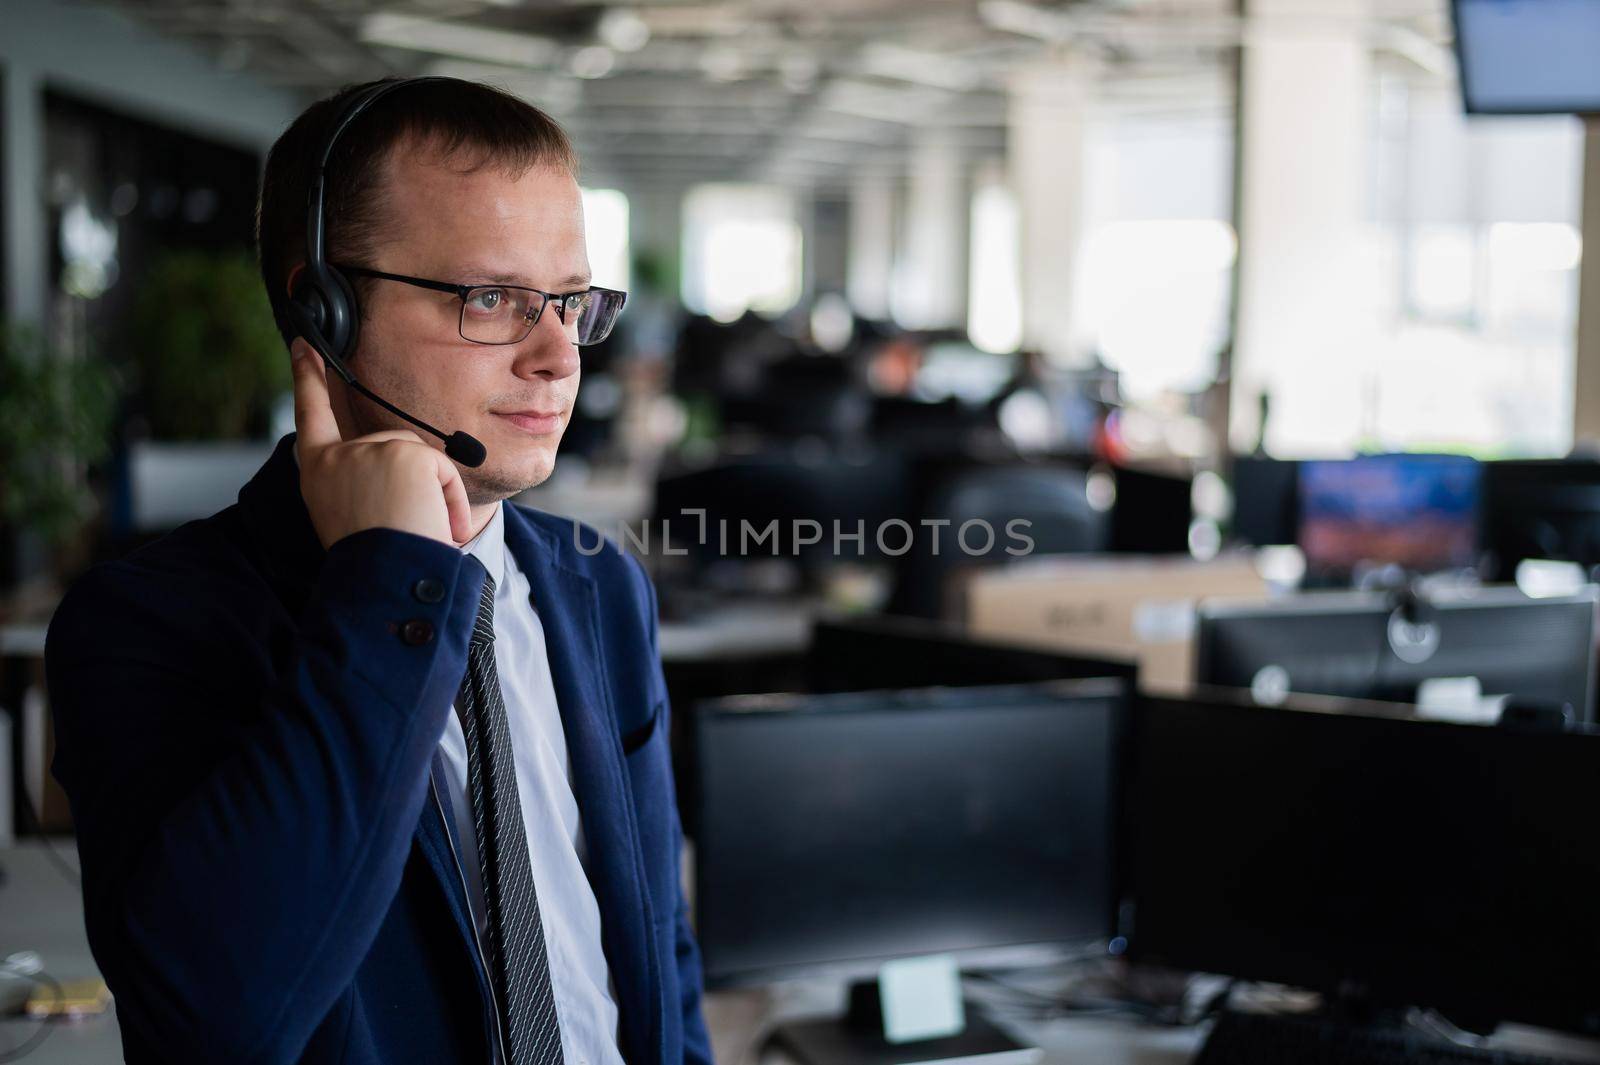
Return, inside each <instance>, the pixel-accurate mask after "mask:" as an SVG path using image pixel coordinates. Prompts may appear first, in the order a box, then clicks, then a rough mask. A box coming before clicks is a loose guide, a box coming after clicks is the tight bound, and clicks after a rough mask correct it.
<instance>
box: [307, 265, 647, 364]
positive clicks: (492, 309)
mask: <svg viewBox="0 0 1600 1065" xmlns="http://www.w3.org/2000/svg"><path fill="white" fill-rule="evenodd" d="M335 265H336V266H338V268H339V269H340V270H342V271H344V272H345V273H347V274H356V275H359V276H361V277H376V278H378V279H380V280H383V281H399V282H401V283H402V284H406V285H415V286H417V287H418V288H426V289H432V290H433V291H435V292H449V293H452V294H454V295H455V296H456V297H458V298H459V299H460V300H461V324H460V327H459V328H460V332H461V339H463V340H470V341H471V342H472V343H474V344H517V343H520V342H522V341H523V340H525V339H527V336H528V334H529V333H531V332H533V327H534V326H536V325H538V324H539V316H540V315H541V314H543V313H544V308H545V305H546V304H549V303H552V302H553V303H554V306H555V309H556V317H557V318H559V319H561V326H562V329H563V330H564V331H565V332H566V334H567V339H568V340H570V341H572V342H573V343H574V344H577V345H579V346H583V345H587V344H598V343H600V341H602V340H604V339H605V338H606V337H608V336H610V335H611V327H612V326H614V325H616V324H617V315H618V314H620V313H622V304H623V303H624V302H625V301H626V300H627V298H628V294H627V293H626V292H619V291H617V290H616V289H613V288H594V287H590V288H586V289H584V290H583V291H582V292H545V291H543V290H542V289H537V288H523V287H522V286H520V285H452V284H451V283H450V282H448V281H429V280H428V279H427V278H425V277H407V276H406V275H405V274H389V273H385V272H383V271H382V270H371V269H368V268H367V267H365V266H344V265H341V264H337V263H336V264H335Z"/></svg>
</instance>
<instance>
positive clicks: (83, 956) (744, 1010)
mask: <svg viewBox="0 0 1600 1065" xmlns="http://www.w3.org/2000/svg"><path fill="white" fill-rule="evenodd" d="M57 850H58V851H59V852H61V853H62V854H63V855H64V856H66V858H67V860H68V861H71V862H74V863H75V861H76V855H75V854H74V852H73V847H72V841H71V840H61V841H59V842H58V843H57ZM0 867H3V868H4V869H5V873H6V879H5V882H4V883H3V884H0V957H3V956H5V955H9V954H12V953H14V952H16V951H19V950H32V951H37V952H38V953H39V955H40V956H41V957H42V959H43V961H44V967H45V971H46V972H48V973H49V974H50V975H51V976H54V977H56V978H57V979H58V980H82V979H88V978H92V977H94V976H96V975H98V971H97V970H96V968H95V964H94V959H93V957H91V956H90V954H89V944H88V941H87V939H86V938H85V935H84V930H83V911H82V906H81V902H80V899H79V895H78V889H77V888H76V887H75V886H73V885H72V884H70V883H68V882H67V880H66V879H65V878H64V877H63V876H62V874H61V872H60V870H58V869H57V868H55V866H54V865H52V863H51V861H50V859H49V856H48V855H47V854H46V853H45V850H44V847H43V845H42V844H40V843H39V842H37V841H32V840H30V841H27V842H25V843H22V844H19V845H18V846H15V847H7V848H0ZM27 991H28V986H27V985H25V984H24V983H23V982H22V981H18V980H14V979H11V978H9V977H0V1008H4V1007H6V1006H9V1005H10V1004H12V1003H14V1002H17V1001H19V1000H20V998H21V997H23V996H25V995H26V993H27ZM843 1006H844V987H843V985H841V984H839V983H837V982H833V981H807V982H796V983H791V984H782V985H777V986H775V987H772V988H762V989H760V990H754V991H724V992H714V993H712V994H708V995H707V996H706V1001H705V1013H706V1023H707V1024H708V1025H709V1027H710V1029H711V1042H712V1047H713V1049H714V1052H715V1054H716V1060H717V1063H718V1065H785V1063H787V1061H788V1060H789V1059H788V1058H787V1057H786V1056H785V1055H783V1054H781V1053H780V1052H778V1051H776V1050H769V1051H768V1052H767V1053H766V1054H765V1055H763V1056H760V1057H759V1058H758V1056H757V1055H756V1052H755V1051H756V1046H757V1044H758V1043H759V1042H760V1041H761V1039H762V1037H763V1036H764V1035H765V1034H766V1032H767V1031H768V1030H769V1028H770V1026H771V1025H772V1023H773V1022H774V1021H776V1020H778V1019H780V1018H790V1017H803V1016H808V1015H812V1016H814V1015H819V1014H830V1013H837V1012H839V1011H840V1010H841V1009H842V1008H843ZM37 1027H38V1022H36V1021H31V1020H27V1019H26V1018H16V1017H10V1016H6V1017H4V1018H0V1053H4V1052H5V1051H7V1050H10V1049H11V1048H13V1047H15V1046H17V1045H18V1044H20V1043H22V1042H23V1041H24V1040H26V1039H28V1038H29V1037H30V1036H31V1035H32V1034H33V1032H34V1031H35V1030H36V1029H37ZM1015 1030H1016V1032H1017V1034H1018V1035H1021V1036H1023V1037H1024V1038H1026V1039H1029V1040H1031V1041H1033V1042H1035V1043H1037V1044H1038V1045H1039V1046H1040V1047H1042V1048H1043V1049H1044V1051H1045V1059H1044V1060H1045V1061H1046V1062H1047V1063H1049V1065H1183V1063H1185V1062H1187V1061H1189V1060H1190V1059H1191V1058H1192V1057H1193V1056H1194V1053H1195V1051H1196V1050H1197V1049H1198V1048H1199V1046H1200V1043H1201V1041H1202V1039H1203V1038H1204V1036H1205V1030H1204V1029H1203V1028H1158V1027H1151V1026H1146V1025H1140V1024H1136V1023H1133V1022H1131V1021H1126V1020H1117V1019H1108V1018H1101V1017H1082V1018H1071V1019H1065V1020H1053V1021H1049V1022H1045V1023H1034V1024H1022V1025H1017V1026H1015ZM1495 1042H1496V1043H1497V1044H1498V1045H1501V1046H1507V1047H1516V1048H1517V1049H1521V1050H1526V1051H1531V1052H1534V1053H1542V1054H1549V1055H1552V1056H1560V1057H1566V1058H1571V1059H1572V1060H1574V1061H1593V1062H1600V1043H1596V1042H1594V1041H1589V1040H1577V1039H1570V1038H1567V1037H1564V1036H1561V1035H1558V1034H1555V1033H1550V1032H1543V1031H1538V1030H1534V1029H1527V1028H1519V1027H1514V1026H1513V1027H1508V1028H1505V1029H1503V1030H1502V1034H1501V1035H1500V1036H1497V1037H1496V1040H1495ZM23 1060H24V1061H25V1062H26V1065H115V1063H117V1062H120V1061H122V1039H121V1036H120V1035H119V1033H118V1030H117V1022H116V1015H115V1011H114V1010H113V1011H112V1012H108V1013H107V1014H105V1015H104V1016H101V1017H94V1018H89V1019H87V1020H81V1021H68V1022H62V1023H57V1024H55V1025H54V1026H53V1028H52V1030H51V1032H50V1035H49V1037H48V1038H46V1039H45V1041H44V1042H43V1043H42V1044H41V1045H40V1046H39V1047H38V1049H36V1050H35V1051H33V1052H32V1053H31V1054H29V1055H28V1056H27V1057H26V1058H25V1059H23Z"/></svg>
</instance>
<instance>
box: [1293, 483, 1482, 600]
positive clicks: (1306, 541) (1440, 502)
mask: <svg viewBox="0 0 1600 1065" xmlns="http://www.w3.org/2000/svg"><path fill="white" fill-rule="evenodd" d="M1481 478H1482V473H1481V468H1480V465H1479V463H1478V462H1477V461H1476V460H1475V459H1470V458H1466V457H1464V456H1460V455H1368V456H1363V457H1361V458H1356V459H1349V460H1345V461H1337V462H1302V463H1301V464H1300V469H1299V496H1300V528H1299V536H1298V542H1299V544H1300V548H1301V550H1302V551H1304V552H1305V556H1306V569H1307V570H1308V572H1310V573H1312V574H1348V573H1350V572H1351V571H1353V570H1354V569H1355V568H1356V567H1358V566H1360V565H1363V564H1375V565H1385V564H1394V565H1399V566H1402V567H1404V568H1405V569H1408V570H1411V571H1414V572H1422V573H1427V572H1435V571H1439V570H1448V569H1466V568H1469V567H1472V566H1474V565H1476V563H1477V560H1478V559H1477V554H1478V507H1479V482H1480V481H1481Z"/></svg>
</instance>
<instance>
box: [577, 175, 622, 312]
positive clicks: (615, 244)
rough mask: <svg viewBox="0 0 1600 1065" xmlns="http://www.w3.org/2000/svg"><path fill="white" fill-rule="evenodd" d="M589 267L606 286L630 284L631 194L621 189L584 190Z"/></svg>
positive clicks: (595, 280)
mask: <svg viewBox="0 0 1600 1065" xmlns="http://www.w3.org/2000/svg"><path fill="white" fill-rule="evenodd" d="M583 223H584V231H585V233H586V235H587V237H588V242H589V269H590V270H592V271H593V272H594V283H595V284H597V285H600V286H602V287H604V288H620V289H622V290H624V291H626V290H627V288H628V281H629V276H628V275H629V271H628V197H627V194H626V193H623V192H620V191H618V190H617V189H584V190H583Z"/></svg>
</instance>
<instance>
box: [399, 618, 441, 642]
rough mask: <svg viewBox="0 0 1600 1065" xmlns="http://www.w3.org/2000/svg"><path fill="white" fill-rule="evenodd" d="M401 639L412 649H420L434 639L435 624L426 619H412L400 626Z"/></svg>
mask: <svg viewBox="0 0 1600 1065" xmlns="http://www.w3.org/2000/svg"><path fill="white" fill-rule="evenodd" d="M400 638H401V639H402V640H404V641H405V642H406V643H408V644H410V645H411V646H412V647H420V646H422V645H423V644H425V643H427V642H428V641H429V640H431V639H433V622H431V621H428V620H427V619H426V618H412V619H411V620H410V621H408V622H406V623H405V624H404V625H402V626H400Z"/></svg>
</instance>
